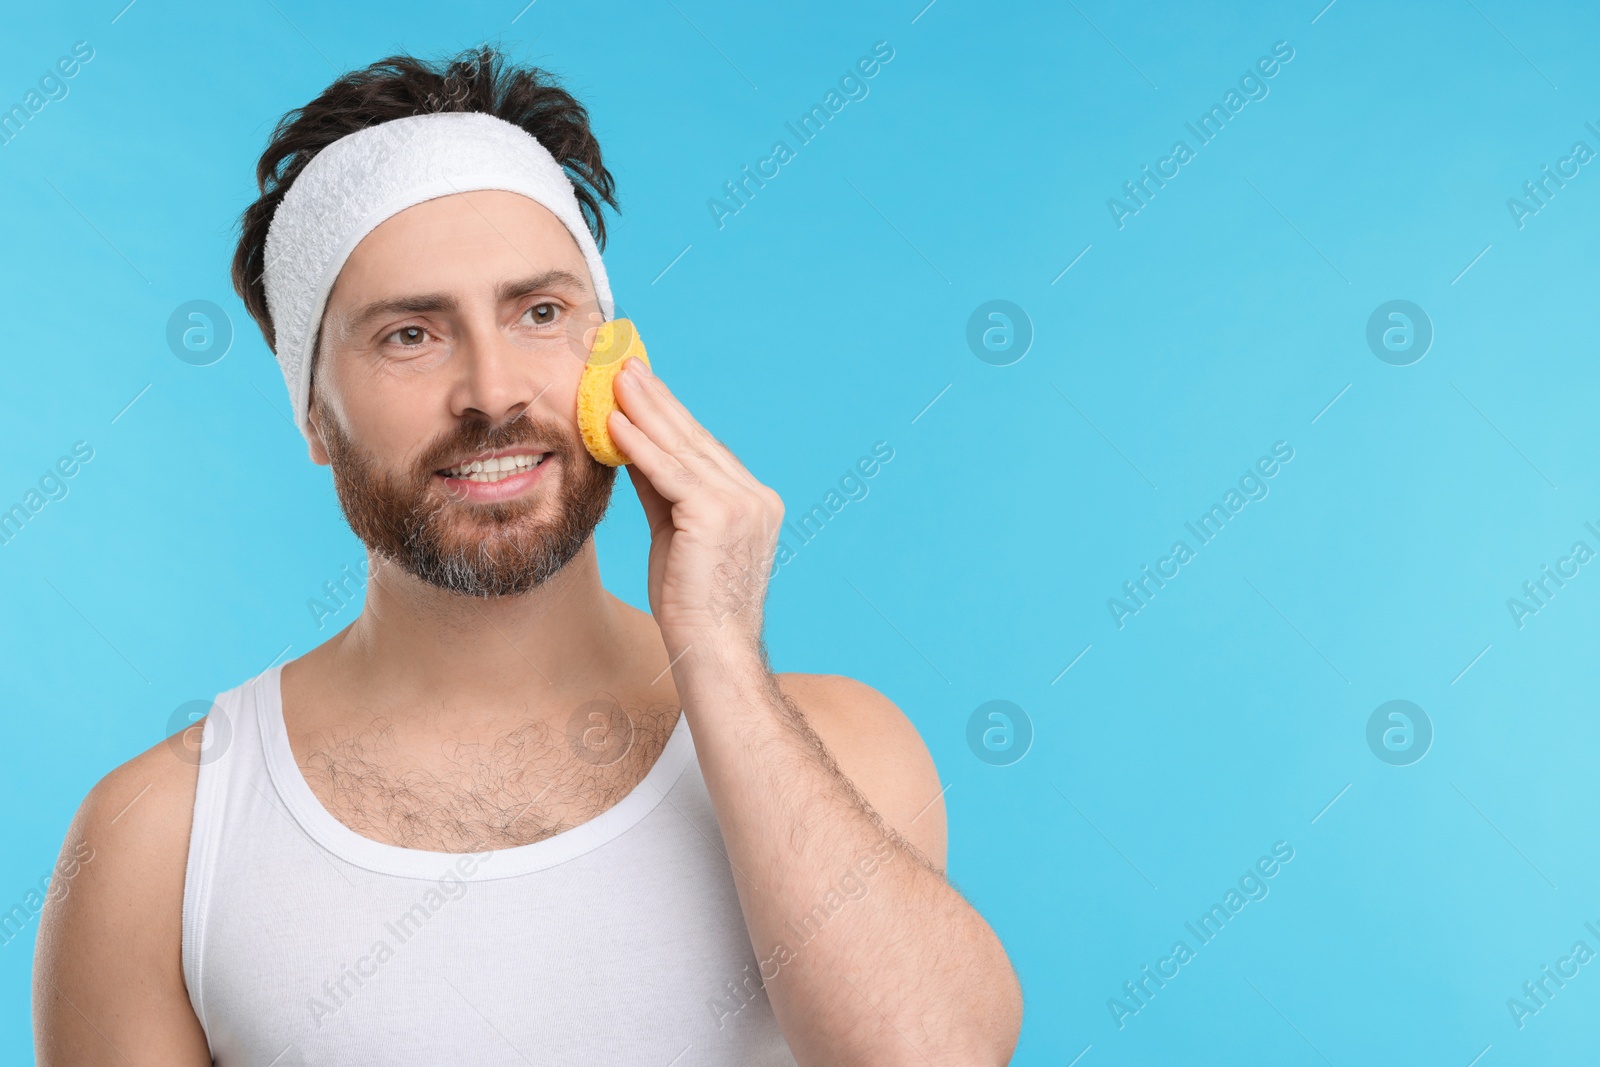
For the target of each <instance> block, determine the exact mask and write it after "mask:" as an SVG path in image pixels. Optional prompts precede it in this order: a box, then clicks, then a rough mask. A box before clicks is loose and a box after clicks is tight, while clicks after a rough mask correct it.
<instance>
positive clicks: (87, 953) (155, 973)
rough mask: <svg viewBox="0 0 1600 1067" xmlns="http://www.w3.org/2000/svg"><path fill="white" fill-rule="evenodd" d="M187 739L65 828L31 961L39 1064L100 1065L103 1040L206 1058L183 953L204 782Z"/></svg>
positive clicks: (101, 795) (102, 785) (109, 782)
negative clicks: (197, 801)
mask: <svg viewBox="0 0 1600 1067" xmlns="http://www.w3.org/2000/svg"><path fill="white" fill-rule="evenodd" d="M190 730H191V732H194V731H195V728H194V727H191V728H190ZM182 737H183V735H176V736H175V737H174V738H169V739H168V740H166V741H162V742H161V743H159V744H157V745H154V746H153V747H151V748H150V749H148V750H146V751H145V752H143V753H141V754H140V755H138V756H135V757H134V758H133V759H131V760H129V761H128V762H126V763H124V764H122V765H121V766H120V767H117V768H116V769H115V770H113V771H111V772H110V773H108V774H107V775H106V776H105V777H103V778H101V779H100V781H99V782H98V783H97V784H96V785H95V786H94V788H92V789H91V790H89V793H88V795H87V796H86V797H85V798H84V800H83V803H82V804H81V805H80V806H79V808H78V811H77V814H76V815H75V816H74V817H73V820H72V824H71V825H70V826H69V827H68V829H67V835H66V840H65V842H64V843H63V845H62V848H61V855H60V859H59V860H58V862H57V863H56V866H55V870H54V872H53V874H52V876H51V879H50V886H49V891H48V893H47V895H46V900H45V905H44V910H43V912H42V914H41V917H40V921H39V946H38V951H37V953H36V956H35V967H34V1013H35V1020H36V1034H37V1035H38V1051H39V1056H40V1059H39V1062H40V1063H41V1064H49V1063H99V1062H102V1061H103V1060H105V1058H106V1056H107V1052H106V1042H107V1041H109V1042H111V1044H112V1045H113V1046H115V1047H119V1048H141V1049H149V1050H151V1051H152V1052H154V1051H156V1050H160V1051H161V1052H164V1053H165V1054H166V1055H165V1056H164V1057H163V1060H162V1061H163V1062H169V1063H179V1064H185V1063H201V1062H210V1057H209V1055H206V1056H205V1058H204V1059H200V1058H199V1055H198V1053H202V1052H204V1050H205V1049H206V1043H205V1036H204V1033H203V1032H202V1031H201V1029H200V1026H199V1022H198V1020H197V1019H195V1017H194V1012H193V1009H192V1008H191V1007H190V1005H189V1001H188V990H187V987H186V986H185V984H184V980H183V967H182V957H181V951H182V921H183V886H184V873H185V867H186V866H187V859H188V849H189V829H190V825H191V822H192V819H193V811H194V798H195V786H196V783H197V782H198V779H199V766H198V760H197V758H196V752H195V750H194V749H193V748H191V747H188V746H185V745H184V744H183V742H182V740H181V739H182ZM124 1042H126V1043H124ZM113 1058H114V1057H113Z"/></svg>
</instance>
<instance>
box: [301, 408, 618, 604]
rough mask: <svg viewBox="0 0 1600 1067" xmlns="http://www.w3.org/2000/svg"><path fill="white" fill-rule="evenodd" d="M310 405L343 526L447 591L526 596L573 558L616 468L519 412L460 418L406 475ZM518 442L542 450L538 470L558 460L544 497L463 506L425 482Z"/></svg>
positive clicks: (555, 427) (562, 430)
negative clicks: (493, 420) (495, 419)
mask: <svg viewBox="0 0 1600 1067" xmlns="http://www.w3.org/2000/svg"><path fill="white" fill-rule="evenodd" d="M313 403H314V404H315V405H316V409H317V413H318V418H317V425H318V426H319V427H320V428H321V429H322V439H323V443H324V445H325V446H326V447H327V451H328V458H329V461H330V465H331V466H332V468H333V485H334V489H335V491H336V492H337V493H338V496H339V506H340V507H341V508H343V509H344V515H345V521H347V522H348V523H349V524H350V529H351V530H352V531H353V532H354V533H355V535H356V536H357V537H358V538H360V539H361V541H362V542H363V543H364V544H365V545H366V546H367V548H368V549H370V550H371V551H372V552H374V553H376V554H378V555H379V556H381V557H383V558H386V559H389V560H392V561H393V562H395V563H396V564H398V565H399V566H400V567H401V568H403V569H404V570H405V571H406V572H408V573H409V574H411V575H413V576H414V577H416V578H419V579H421V580H422V581H424V582H427V583H428V584H429V585H432V586H435V587H437V588H439V589H443V590H445V591H447V592H451V593H458V594H460V595H462V596H471V597H484V598H487V597H496V596H515V595H517V594H519V593H526V592H528V591H529V590H530V589H533V588H535V587H536V586H538V585H540V584H542V583H544V582H545V581H547V580H548V579H549V578H550V577H552V576H553V575H554V574H555V573H556V572H557V571H559V570H560V569H561V568H562V567H564V566H566V565H567V563H568V561H570V560H571V559H572V557H573V556H575V555H577V554H578V552H579V550H580V549H582V548H583V546H584V544H585V543H586V542H587V541H588V540H589V538H590V537H591V536H593V534H594V529H595V527H596V526H598V525H599V524H600V520H601V519H602V518H604V517H605V513H606V508H607V507H608V506H609V505H610V503H611V490H612V487H613V485H614V484H615V482H616V477H617V471H616V468H615V467H608V466H606V465H605V464H603V463H600V462H598V461H596V460H595V458H594V457H593V456H591V455H589V451H588V449H586V448H584V447H583V443H582V441H581V440H579V439H577V438H576V436H575V435H574V434H573V433H572V432H571V430H570V428H569V427H566V426H563V425H562V424H560V423H557V422H540V421H535V420H534V419H533V418H531V417H530V416H529V414H528V411H527V410H526V409H525V410H524V411H523V412H522V414H521V415H519V416H518V417H517V418H516V419H514V420H513V421H511V422H508V423H504V424H502V425H500V426H493V425H491V424H490V423H489V422H488V421H487V420H484V419H477V420H463V421H462V422H461V423H460V424H459V425H457V427H456V428H455V429H454V430H453V431H451V432H449V433H447V434H445V435H444V436H442V437H441V438H440V439H439V440H438V441H436V442H434V443H433V444H432V445H431V446H429V447H428V448H427V449H426V450H425V451H424V452H423V455H422V456H421V458H420V459H419V460H418V461H417V464H416V466H415V467H414V468H413V469H412V470H410V471H406V472H402V473H398V474H395V473H391V472H389V471H387V470H385V469H384V468H383V466H382V465H381V464H380V463H378V461H377V460H376V459H375V458H374V457H373V456H371V455H370V454H368V453H367V452H365V451H363V450H362V449H361V447H360V446H359V445H357V444H356V443H355V442H354V441H353V440H351V439H350V437H349V436H348V435H347V434H346V433H345V432H344V428H343V427H342V426H340V425H339V423H338V421H337V420H336V419H334V418H332V417H331V413H330V412H328V411H327V410H326V409H325V408H324V407H323V406H322V405H321V404H320V403H317V400H316V399H315V398H314V399H313ZM520 444H528V445H532V446H534V447H535V448H537V449H538V450H539V451H543V452H549V453H550V455H549V456H547V457H546V458H545V460H544V464H550V463H551V462H552V461H559V462H558V463H557V470H558V471H559V473H560V475H561V479H560V484H559V492H558V494H557V495H556V496H555V498H554V499H549V500H547V499H546V497H548V496H549V494H548V493H545V492H540V491H538V489H537V488H536V489H535V491H534V492H533V493H530V494H527V495H525V496H522V497H518V498H515V499H512V500H505V501H498V502H495V503H479V504H474V503H468V502H467V501H464V500H461V499H459V498H457V497H455V496H454V495H452V494H451V493H450V492H449V490H448V489H447V488H445V487H444V485H443V484H442V483H441V482H440V480H439V479H437V478H435V476H434V471H436V470H440V469H442V468H443V467H444V466H446V465H447V464H450V463H453V462H455V461H456V460H457V459H459V457H461V456H466V455H473V454H476V453H478V452H483V451H487V450H490V449H501V448H510V447H512V446H514V445H520ZM552 473H556V472H553V471H547V472H545V474H544V475H542V478H543V479H545V480H548V479H549V477H550V475H551V474H552ZM541 513H547V515H548V517H541Z"/></svg>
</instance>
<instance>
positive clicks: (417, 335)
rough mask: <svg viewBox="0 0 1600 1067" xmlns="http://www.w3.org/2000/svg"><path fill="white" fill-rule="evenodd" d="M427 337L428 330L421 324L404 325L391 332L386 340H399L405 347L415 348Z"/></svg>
mask: <svg viewBox="0 0 1600 1067" xmlns="http://www.w3.org/2000/svg"><path fill="white" fill-rule="evenodd" d="M427 338H428V331H427V330H425V329H423V328H422V327H421V326H402V327H400V328H399V329H398V330H396V331H395V332H394V333H391V334H390V335H389V336H388V337H386V338H384V340H386V341H389V340H393V341H398V342H399V343H400V344H401V345H402V346H404V347H407V348H415V347H416V346H417V345H420V344H421V343H422V342H423V341H425V340H427Z"/></svg>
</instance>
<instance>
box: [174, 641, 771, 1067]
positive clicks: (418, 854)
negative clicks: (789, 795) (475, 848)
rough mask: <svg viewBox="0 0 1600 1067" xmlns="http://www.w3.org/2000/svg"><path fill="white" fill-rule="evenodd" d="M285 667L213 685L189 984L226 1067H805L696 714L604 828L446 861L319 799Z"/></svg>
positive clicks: (599, 822)
mask: <svg viewBox="0 0 1600 1067" xmlns="http://www.w3.org/2000/svg"><path fill="white" fill-rule="evenodd" d="M282 670H283V668H282V667H281V666H278V667H273V668H270V669H268V670H266V671H264V672H263V673H261V674H259V675H257V676H256V677H255V678H252V679H250V680H249V681H247V682H245V683H244V684H243V685H241V686H239V687H237V688H235V689H231V690H229V691H228V692H225V693H222V694H220V695H219V696H218V697H217V699H216V703H215V706H214V708H213V710H212V712H211V714H210V715H209V716H208V717H207V719H206V724H205V729H204V732H203V735H202V756H201V760H202V762H201V766H200V768H199V775H200V776H199V782H198V787H197V789H196V792H195V801H194V826H193V829H192V830H191V833H190V838H189V859H188V867H187V871H186V873H185V878H184V892H183V976H184V979H185V981H186V982H187V983H188V987H189V1000H190V1003H191V1004H192V1005H193V1006H194V1011H195V1015H196V1016H198V1017H199V1020H200V1025H201V1026H202V1027H203V1028H204V1029H205V1034H206V1039H207V1041H208V1042H209V1043H210V1047H211V1055H212V1058H213V1060H214V1061H215V1063H216V1064H218V1065H219V1067H269V1065H270V1067H293V1065H313V1064H316V1065H321V1064H329V1065H338V1067H362V1065H368V1064H370V1065H372V1067H395V1065H408V1064H418V1065H422V1064H426V1065H429V1067H433V1065H438V1064H451V1063H470V1064H473V1065H474V1067H495V1065H499V1064H505V1065H507V1067H511V1065H519V1067H526V1065H528V1064H537V1065H543V1064H586V1065H587V1064H619V1065H622V1064H626V1065H629V1067H634V1065H639V1064H646V1065H650V1067H669V1065H670V1067H691V1065H720V1064H727V1065H730V1067H731V1065H735V1064H737V1065H741V1067H744V1065H769V1064H771V1065H780V1064H781V1065H785V1067H792V1065H793V1064H794V1062H795V1060H794V1057H793V1056H792V1055H791V1054H790V1052H789V1047H788V1045H787V1044H786V1043H785V1041H784V1039H783V1035H782V1033H781V1032H780V1031H779V1029H778V1025H777V1021H776V1019H775V1018H774V1017H773V1014H772V1006H771V1003H770V1001H769V1000H768V999H767V995H766V991H765V990H764V989H762V988H761V978H760V975H759V971H758V970H757V963H756V957H755V952H754V950H753V949H752V947H751V945H750V939H749V935H748V933H747V932H746V929H745V925H744V919H743V913H742V912H741V911H740V908H739V900H738V896H737V894H736V892H735V889H734V882H733V874H732V870H731V868H730V866H729V862H728V860H727V858H726V855H725V851H724V849H725V846H724V844H723V840H722V833H721V831H720V829H719V828H718V826H717V820H716V813H715V811H714V810H713V808H712V806H711V798H710V796H709V795H708V794H707V792H706V785H705V780H704V779H703V778H702V777H701V775H700V766H699V763H698V762H697V761H696V759H695V753H694V741H693V738H691V737H690V734H689V727H688V720H687V717H686V716H684V715H682V714H681V713H680V714H679V716H678V723H677V726H676V728H675V729H674V730H673V732H672V735H671V738H670V739H669V740H668V742H667V745H666V748H665V749H664V750H663V751H662V753H661V755H660V757H659V758H658V759H657V760H656V763H655V765H654V766H653V767H651V769H650V771H649V773H648V774H647V775H646V776H645V777H644V779H643V780H642V781H641V782H640V783H639V785H638V786H637V787H636V788H635V789H634V790H633V791H632V792H630V793H629V794H628V795H627V796H626V797H624V798H623V799H622V800H621V801H620V802H619V803H617V804H616V805H615V806H613V807H611V808H609V809H607V810H606V811H604V812H602V813H601V814H600V815H599V816H598V817H596V818H594V819H591V820H590V821H588V822H586V823H583V824H581V825H579V826H575V827H573V828H572V829H570V830H566V831H563V832H562V833H559V834H556V835H555V836H553V837H549V838H545V839H544V840H542V841H535V842H533V843H532V844H527V845H520V846H517V847H514V848H507V849H499V850H494V851H488V852H480V853H449V852H429V851H424V850H421V849H411V848H402V847H399V846H397V845H389V844H384V843H382V842H379V841H374V840H372V839H371V838H367V837H363V836H361V835H360V834H357V833H356V832H355V831H353V830H351V829H350V828H349V827H347V826H345V825H344V824H343V823H341V822H339V820H337V819H336V818H334V817H333V815H332V814H331V813H329V812H328V810H327V809H326V808H324V807H323V806H322V803H321V802H320V801H319V800H318V799H317V797H316V794H314V793H313V792H312V791H311V786H310V785H309V784H308V783H307V782H306V780H305V777H304V776H303V775H302V774H301V773H300V768H299V765H298V764H297V763H296V762H295V759H294V753H293V751H292V750H291V749H290V747H289V739H288V734H287V732H286V731H285V729H284V723H283V703H282V695H281V692H280V689H279V684H278V683H279V677H280V674H281V672H282Z"/></svg>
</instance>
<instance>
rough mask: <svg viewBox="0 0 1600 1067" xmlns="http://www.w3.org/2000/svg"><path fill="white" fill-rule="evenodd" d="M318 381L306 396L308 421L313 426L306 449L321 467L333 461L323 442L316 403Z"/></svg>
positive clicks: (312, 384)
mask: <svg viewBox="0 0 1600 1067" xmlns="http://www.w3.org/2000/svg"><path fill="white" fill-rule="evenodd" d="M316 396H317V383H316V381H315V380H313V381H312V383H311V394H310V395H309V396H308V397H307V398H306V403H307V404H308V405H309V407H308V408H307V410H306V423H307V424H308V425H309V426H310V428H311V433H310V434H309V435H308V436H307V437H306V451H307V453H309V455H310V456H311V462H313V463H315V464H316V465H317V466H319V467H326V466H329V465H330V464H331V463H332V462H333V461H332V460H331V459H329V458H328V449H327V446H326V445H324V444H323V443H322V427H321V425H320V419H319V418H318V414H319V413H318V411H317V405H316Z"/></svg>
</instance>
